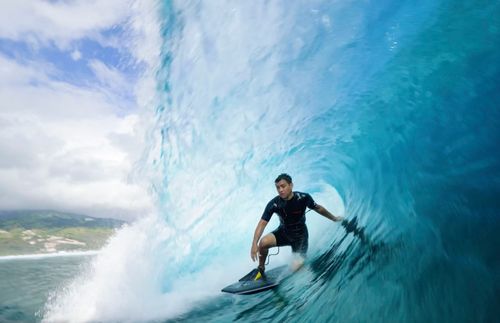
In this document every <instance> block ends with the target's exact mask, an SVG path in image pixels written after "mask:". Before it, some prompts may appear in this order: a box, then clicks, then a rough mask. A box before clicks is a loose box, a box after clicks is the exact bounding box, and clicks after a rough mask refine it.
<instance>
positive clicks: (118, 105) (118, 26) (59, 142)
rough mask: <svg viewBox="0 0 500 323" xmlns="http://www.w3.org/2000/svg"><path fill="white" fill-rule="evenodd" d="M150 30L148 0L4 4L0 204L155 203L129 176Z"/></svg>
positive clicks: (92, 211)
mask: <svg viewBox="0 0 500 323" xmlns="http://www.w3.org/2000/svg"><path fill="white" fill-rule="evenodd" d="M155 28H156V24H155V2H154V1H132V0H126V1H123V0H122V1H118V0H108V1H104V0H101V1H96V0H91V1H50V2H49V1H24V0H20V1H4V2H1V3H0V71H1V75H2V78H1V79H0V155H1V156H2V161H1V162H0V209H55V210H61V211H71V212H78V213H86V214H89V215H95V216H112V217H118V218H125V219H133V218H136V217H138V216H140V215H141V214H143V213H145V212H148V211H149V210H150V209H151V202H150V199H149V196H148V195H147V194H146V192H145V189H144V188H143V187H142V186H140V185H138V184H137V183H132V182H130V181H129V180H128V178H129V176H128V175H129V174H130V172H131V171H132V169H133V164H134V162H136V161H137V160H138V159H139V158H140V155H141V152H142V150H143V149H144V140H143V138H144V133H145V131H146V127H145V122H144V120H143V119H142V115H143V114H142V110H143V108H144V107H145V106H147V105H148V102H149V100H151V99H150V97H151V94H152V93H154V90H153V89H152V88H151V87H152V86H151V84H152V82H151V77H150V73H148V72H149V71H151V69H152V67H153V66H154V64H155V59H156V56H157V55H156V52H157V50H158V49H159V47H160V46H159V45H158V40H157V38H158V36H157V35H156V32H155V30H156V29H155ZM148 75H149V78H148Z"/></svg>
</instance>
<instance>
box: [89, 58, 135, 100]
mask: <svg viewBox="0 0 500 323" xmlns="http://www.w3.org/2000/svg"><path fill="white" fill-rule="evenodd" d="M89 66H90V68H91V69H92V71H93V72H94V74H95V75H96V77H97V78H98V79H99V81H100V82H101V84H102V85H104V86H106V87H108V88H110V89H112V90H114V91H118V92H122V93H123V92H124V91H126V89H127V87H129V86H128V82H127V80H126V79H125V77H124V76H123V74H122V73H120V71H118V70H117V69H115V68H113V67H109V66H107V65H106V64H104V63H103V62H101V61H99V60H96V59H94V60H91V61H90V62H89Z"/></svg>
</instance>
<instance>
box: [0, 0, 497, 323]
mask: <svg viewBox="0 0 500 323" xmlns="http://www.w3.org/2000/svg"><path fill="white" fill-rule="evenodd" d="M152 10H154V12H155V15H156V17H157V19H156V20H151V21H148V24H150V27H151V29H150V30H151V32H156V33H157V36H158V38H157V39H159V42H158V43H157V48H156V50H157V51H158V52H159V53H160V56H159V58H158V62H157V64H156V65H154V66H152V67H151V70H150V71H148V73H149V74H148V75H150V76H151V75H152V76H153V79H154V93H155V95H154V97H153V98H152V99H151V101H150V102H149V103H148V104H146V105H145V106H144V107H143V108H144V111H146V112H145V113H144V122H145V123H146V124H148V129H149V131H148V137H147V143H148V149H147V151H146V152H145V153H144V155H143V156H142V158H141V159H140V161H139V162H138V166H137V170H136V172H137V174H135V176H136V177H138V178H141V179H143V180H146V181H147V182H148V183H149V187H150V191H151V194H152V195H153V196H154V198H155V201H156V203H157V212H155V213H154V214H150V215H144V217H143V218H141V219H140V220H138V221H137V222H136V223H134V224H132V225H130V226H128V227H126V228H124V229H122V230H121V231H119V232H118V233H117V234H116V235H115V236H114V237H113V238H112V239H111V240H110V241H109V243H108V245H107V246H106V247H105V248H104V249H103V250H102V251H101V252H100V253H99V254H98V255H96V256H95V257H92V258H91V260H90V261H88V262H87V261H86V260H83V259H80V260H77V259H76V258H73V259H67V260H63V259H62V258H58V259H57V260H56V259H50V260H49V259H46V260H43V261H42V260H39V261H29V262H22V261H21V260H16V261H15V262H14V261H12V262H8V263H3V262H0V268H2V269H0V270H2V271H5V269H4V268H5V267H4V266H19V267H16V268H20V269H19V270H17V269H16V271H15V272H16V274H15V276H16V277H28V278H27V279H29V278H30V277H35V278H32V279H33V282H32V283H31V284H32V286H33V288H36V291H35V292H34V293H33V297H32V298H29V297H20V296H16V297H14V296H13V297H12V298H11V297H6V296H5V294H4V292H3V291H2V303H1V304H2V312H1V314H0V315H2V317H1V318H2V319H3V318H9V319H10V317H11V315H13V317H14V319H13V320H15V317H16V315H19V316H17V317H18V318H23V317H27V316H23V315H30V314H29V313H31V312H33V310H35V309H37V310H38V311H40V312H39V313H40V316H39V318H38V319H39V320H44V321H47V322H53V321H70V322H95V321H99V322H148V321H154V322H234V321H237V322H257V321H269V322H498V318H499V317H500V234H499V232H500V153H499V150H498V147H499V142H500V60H499V57H500V55H499V54H500V21H499V20H500V2H499V1H482V0H475V1H466V0H462V1H461V0H450V1H447V0H433V1H430V0H423V1H418V2H416V1H384V0H382V1H319V0H314V1H227V2H225V1H173V2H170V1H161V2H157V3H156V5H155V6H154V7H153V9H152ZM282 172H287V173H289V174H290V175H292V177H293V179H294V185H295V186H294V189H295V190H298V191H303V192H308V193H310V194H311V195H312V196H313V198H314V199H315V201H316V202H317V203H319V204H321V205H323V206H325V207H326V208H328V209H329V210H331V211H332V212H333V213H335V214H338V215H342V216H344V217H345V218H346V220H347V221H346V222H345V223H344V224H340V223H333V222H331V221H328V220H327V219H325V218H323V217H322V216H320V215H318V214H316V213H315V212H309V213H308V214H307V224H308V226H309V233H310V249H309V253H308V258H307V261H306V265H305V267H304V268H303V270H301V271H299V272H298V273H297V274H295V275H293V276H292V277H290V278H288V279H287V280H286V281H284V282H283V283H282V284H281V285H280V286H279V287H278V288H277V289H275V290H273V291H268V292H265V293H262V294H257V295H253V296H233V295H228V294H223V293H221V292H220V289H221V288H223V287H224V286H225V285H228V284H230V283H232V282H233V281H235V280H237V279H238V278H240V277H241V276H243V275H244V274H246V273H247V272H248V271H249V270H250V269H252V268H253V267H254V266H255V263H252V262H251V260H250V255H249V253H250V246H251V241H252V237H253V232H254V229H255V226H256V224H257V222H258V220H259V219H260V216H261V214H262V211H263V209H264V207H265V205H266V203H267V202H268V201H269V200H270V199H271V198H273V197H274V196H275V195H276V192H275V189H274V179H275V178H276V176H277V175H278V174H280V173H282ZM276 225H277V219H276V217H275V216H274V217H273V219H271V222H270V223H269V225H268V227H267V228H266V232H269V231H271V230H272V229H274V227H275V226H276ZM51 261H55V262H57V264H58V265H57V266H52V265H51V264H50V262H51ZM269 261H270V263H269V265H268V268H272V267H274V266H278V265H281V264H284V263H289V262H290V261H292V255H291V253H290V250H289V248H280V253H279V255H276V256H272V257H271V258H270V260H269ZM82 263H86V265H85V266H83V268H82V267H81V266H80V264H82ZM54 267H60V268H56V269H55V268H54ZM64 268H67V270H66V269H64ZM21 269H22V270H21ZM7 272H8V273H10V274H9V275H11V276H12V275H13V274H12V271H9V269H7ZM54 273H57V274H56V275H57V277H55V276H54V275H55V274H54ZM1 277H2V278H1V279H2V280H5V278H4V275H3V272H2V276H1ZM17 279H21V278H17ZM37 279H38V280H37ZM2 284H5V283H4V282H3V283H2ZM10 290H11V293H14V294H16V293H17V294H16V295H20V294H22V293H21V290H15V289H13V288H12V286H11V289H10ZM14 294H12V295H14ZM5 299H7V300H8V301H5ZM14 300H17V301H14Z"/></svg>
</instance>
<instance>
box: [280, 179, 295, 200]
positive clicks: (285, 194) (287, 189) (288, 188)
mask: <svg viewBox="0 0 500 323" xmlns="http://www.w3.org/2000/svg"><path fill="white" fill-rule="evenodd" d="M292 189H293V183H290V184H288V182H287V181H285V180H284V179H282V180H280V181H279V182H278V183H276V190H277V191H278V194H279V196H280V197H281V198H282V199H285V200H286V199H288V198H289V197H290V195H291V194H292Z"/></svg>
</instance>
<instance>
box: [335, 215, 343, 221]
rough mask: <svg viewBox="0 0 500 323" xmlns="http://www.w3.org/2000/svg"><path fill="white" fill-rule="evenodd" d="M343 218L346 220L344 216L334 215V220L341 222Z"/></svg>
mask: <svg viewBox="0 0 500 323" xmlns="http://www.w3.org/2000/svg"><path fill="white" fill-rule="evenodd" d="M343 220H344V217H343V216H334V219H333V221H335V222H340V221H343Z"/></svg>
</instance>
